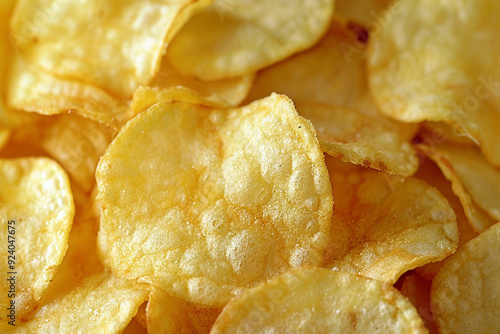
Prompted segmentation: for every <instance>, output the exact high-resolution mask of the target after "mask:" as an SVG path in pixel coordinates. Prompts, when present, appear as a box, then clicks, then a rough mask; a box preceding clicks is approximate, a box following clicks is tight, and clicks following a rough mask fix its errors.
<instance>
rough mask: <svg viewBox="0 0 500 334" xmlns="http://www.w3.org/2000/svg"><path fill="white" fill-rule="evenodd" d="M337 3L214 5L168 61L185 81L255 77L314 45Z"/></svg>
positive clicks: (221, 0)
mask: <svg viewBox="0 0 500 334" xmlns="http://www.w3.org/2000/svg"><path fill="white" fill-rule="evenodd" d="M333 4H334V1H333V0H315V1H304V0H300V1H294V2H289V1H286V0H277V1H276V0H275V1H266V0H257V1H256V0H252V1H250V0H242V1H227V0H215V1H214V3H213V4H212V5H211V6H209V7H207V8H205V9H204V10H203V11H201V12H200V13H198V14H197V15H195V16H194V17H193V18H191V20H190V21H189V22H188V23H187V24H186V25H185V26H184V27H183V29H182V30H181V31H180V32H179V33H178V35H177V36H176V37H175V38H174V39H173V40H172V42H171V43H170V45H169V46H168V48H167V57H168V58H169V60H170V61H171V62H172V65H174V67H175V68H177V69H178V70H179V71H180V72H181V73H183V74H184V75H189V76H194V77H197V78H200V79H203V80H219V79H224V78H231V77H237V76H241V75H247V74H251V73H254V72H255V71H257V70H259V69H262V68H264V67H266V66H268V65H271V64H273V63H276V62H278V61H280V60H282V59H285V58H287V57H288V56H290V55H292V54H294V53H296V52H299V51H302V50H304V49H307V48H309V47H311V46H312V45H314V43H316V42H317V41H318V39H319V38H321V35H323V34H324V32H325V31H326V29H327V27H328V24H329V23H330V18H331V16H332V13H333Z"/></svg>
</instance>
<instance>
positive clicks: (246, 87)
mask: <svg viewBox="0 0 500 334" xmlns="http://www.w3.org/2000/svg"><path fill="white" fill-rule="evenodd" d="M253 79H254V75H253V74H248V75H244V76H239V77H235V78H229V79H221V80H216V81H203V80H200V79H196V78H194V77H189V76H185V75H182V74H181V73H180V72H179V71H177V70H176V69H175V67H173V66H172V64H171V63H170V61H169V60H168V57H163V59H162V62H161V68H160V71H159V72H158V74H156V76H155V77H154V78H153V81H152V82H151V83H150V85H149V86H150V87H158V88H170V87H176V86H183V87H186V88H189V89H192V90H194V91H196V92H197V93H198V94H200V95H201V96H203V97H206V98H208V99H212V100H216V101H220V102H221V104H225V105H227V106H237V105H239V104H240V103H241V102H242V101H243V100H244V99H245V97H246V96H247V95H248V92H249V91H250V88H252V82H253Z"/></svg>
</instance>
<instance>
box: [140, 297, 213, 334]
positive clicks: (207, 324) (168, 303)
mask: <svg viewBox="0 0 500 334" xmlns="http://www.w3.org/2000/svg"><path fill="white" fill-rule="evenodd" d="M220 312H221V310H220V309H218V308H205V307H196V306H194V305H192V304H190V303H187V302H185V301H184V300H182V299H180V298H176V297H173V296H170V295H169V294H167V293H165V292H164V291H162V290H161V289H158V288H155V287H152V290H151V294H150V296H149V300H148V306H147V309H146V319H147V328H148V332H149V333H193V334H196V333H200V334H201V333H208V332H210V328H212V325H213V324H214V322H215V320H216V319H217V317H218V316H219V313H220Z"/></svg>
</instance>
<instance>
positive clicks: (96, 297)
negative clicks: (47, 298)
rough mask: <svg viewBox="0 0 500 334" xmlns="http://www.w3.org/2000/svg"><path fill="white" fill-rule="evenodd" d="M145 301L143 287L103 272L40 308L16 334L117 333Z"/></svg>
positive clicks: (144, 289)
mask: <svg viewBox="0 0 500 334" xmlns="http://www.w3.org/2000/svg"><path fill="white" fill-rule="evenodd" d="M147 298H148V289H147V287H145V286H144V285H141V284H138V283H135V282H131V281H128V280H124V279H121V278H117V277H114V276H112V275H111V274H109V273H107V272H104V273H99V274H96V275H93V276H90V277H88V278H87V279H85V280H84V281H83V282H82V283H81V284H80V285H79V286H78V287H76V289H75V290H73V291H71V292H70V293H69V294H67V295H66V296H64V298H63V299H61V300H58V301H56V302H54V303H50V304H47V305H44V306H43V307H42V308H40V309H39V310H37V311H36V312H35V313H34V314H32V315H31V316H30V317H28V318H27V319H26V321H25V322H22V323H21V324H16V330H17V332H19V333H121V332H122V331H123V330H124V329H125V327H126V326H127V325H128V323H129V322H130V321H131V320H132V318H133V317H134V315H135V313H136V312H137V308H138V307H139V306H140V305H141V304H142V303H143V302H144V301H145V300H147Z"/></svg>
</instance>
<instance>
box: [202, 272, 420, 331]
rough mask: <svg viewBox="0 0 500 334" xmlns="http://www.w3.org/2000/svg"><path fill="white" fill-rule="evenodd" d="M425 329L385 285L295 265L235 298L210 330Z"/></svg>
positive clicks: (410, 308)
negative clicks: (290, 269) (292, 268)
mask: <svg viewBox="0 0 500 334" xmlns="http://www.w3.org/2000/svg"><path fill="white" fill-rule="evenodd" d="M257 332H258V333H291V332H293V333H427V331H426V329H425V326H424V324H423V322H422V319H420V317H419V315H418V313H417V311H416V310H415V308H414V307H413V305H412V304H411V303H410V302H409V301H408V300H407V299H406V298H405V297H404V296H403V295H401V293H400V292H399V291H398V290H396V289H395V288H393V287H392V286H390V285H389V284H386V283H383V282H380V281H378V280H372V279H368V278H364V277H361V276H356V275H353V274H349V273H335V272H331V271H329V270H325V269H319V268H314V269H297V270H295V271H292V272H290V273H286V274H284V275H281V276H278V277H276V278H275V279H273V280H272V281H270V282H268V283H265V284H262V285H260V286H258V287H256V288H254V289H251V290H249V291H247V292H245V293H243V294H242V295H241V296H239V297H237V298H234V299H233V300H231V301H230V302H229V304H227V306H226V307H225V308H224V309H223V310H222V313H221V315H220V316H219V318H218V319H217V321H216V322H215V325H214V327H213V328H212V331H211V332H210V333H212V334H217V333H257Z"/></svg>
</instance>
